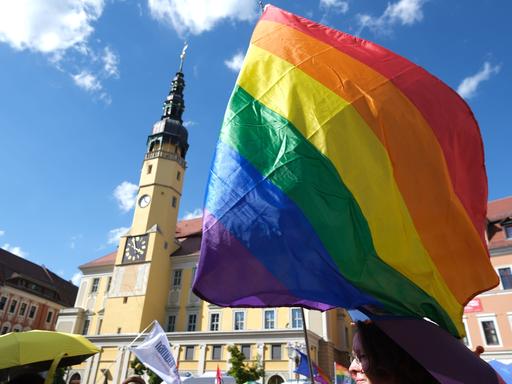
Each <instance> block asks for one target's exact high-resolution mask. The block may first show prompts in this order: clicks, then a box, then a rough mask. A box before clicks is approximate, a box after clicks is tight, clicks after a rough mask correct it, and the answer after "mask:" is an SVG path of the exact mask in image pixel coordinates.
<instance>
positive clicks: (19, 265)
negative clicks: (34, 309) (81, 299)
mask: <svg viewBox="0 0 512 384" xmlns="http://www.w3.org/2000/svg"><path fill="white" fill-rule="evenodd" d="M27 281H28V282H30V283H33V285H30V284H25V283H24V282H27ZM1 285H8V286H12V287H14V288H17V289H20V290H23V291H26V292H28V293H31V294H34V295H37V296H40V297H42V298H45V299H47V300H51V301H54V302H56V303H59V304H62V305H64V306H66V307H72V306H73V305H74V303H75V299H76V295H77V292H78V287H76V286H75V285H73V283H71V282H70V281H67V280H64V279H63V278H61V277H60V276H58V275H57V274H55V273H53V272H52V271H50V270H49V269H48V268H46V267H45V266H44V265H37V264H35V263H33V262H31V261H29V260H27V259H24V258H22V257H19V256H16V255H14V254H12V253H11V252H8V251H6V250H5V249H1V248H0V286H1Z"/></svg>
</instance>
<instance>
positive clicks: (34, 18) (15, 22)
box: [0, 0, 104, 53]
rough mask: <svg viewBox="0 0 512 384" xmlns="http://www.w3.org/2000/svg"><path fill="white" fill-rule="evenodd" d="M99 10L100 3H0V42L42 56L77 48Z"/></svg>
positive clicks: (100, 0) (22, 0)
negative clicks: (38, 53)
mask: <svg viewBox="0 0 512 384" xmlns="http://www.w3.org/2000/svg"><path fill="white" fill-rule="evenodd" d="M103 7H104V1H103V0H45V1H31V0H16V1H0V41H1V42H4V43H7V44H9V45H10V46H11V47H13V48H14V49H16V50H24V49H28V50H31V51H36V52H42V53H52V52H58V51H64V50H67V49H69V48H71V47H78V46H80V45H81V44H85V43H86V41H87V39H88V37H89V36H90V35H91V33H92V32H93V31H94V28H93V26H92V23H93V22H94V21H96V20H97V19H98V18H99V17H100V16H101V14H102V12H103Z"/></svg>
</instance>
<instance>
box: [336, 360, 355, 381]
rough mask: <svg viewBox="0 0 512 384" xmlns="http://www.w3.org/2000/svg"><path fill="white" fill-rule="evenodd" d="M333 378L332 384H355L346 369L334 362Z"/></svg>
mask: <svg viewBox="0 0 512 384" xmlns="http://www.w3.org/2000/svg"><path fill="white" fill-rule="evenodd" d="M334 377H335V381H334V384H355V381H354V380H353V379H352V376H351V375H350V372H349V371H348V368H346V367H344V366H343V365H341V364H339V363H337V362H334Z"/></svg>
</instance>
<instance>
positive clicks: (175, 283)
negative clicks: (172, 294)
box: [172, 269, 183, 290]
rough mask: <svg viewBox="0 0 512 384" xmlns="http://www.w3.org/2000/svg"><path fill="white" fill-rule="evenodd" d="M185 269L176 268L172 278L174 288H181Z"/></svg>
mask: <svg viewBox="0 0 512 384" xmlns="http://www.w3.org/2000/svg"><path fill="white" fill-rule="evenodd" d="M182 272H183V270H181V269H175V270H174V276H173V279H172V289H174V290H176V289H180V288H181V276H182Z"/></svg>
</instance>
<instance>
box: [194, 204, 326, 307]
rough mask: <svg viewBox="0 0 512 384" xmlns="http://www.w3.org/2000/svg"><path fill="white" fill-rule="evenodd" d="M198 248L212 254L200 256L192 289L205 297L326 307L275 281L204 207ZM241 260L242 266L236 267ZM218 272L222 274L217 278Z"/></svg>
mask: <svg viewBox="0 0 512 384" xmlns="http://www.w3.org/2000/svg"><path fill="white" fill-rule="evenodd" d="M203 228H208V235H207V236H203V240H202V244H201V249H202V250H208V252H212V253H214V254H210V255H207V257H204V255H203V257H202V258H201V260H200V263H199V267H198V271H197V276H201V279H198V280H196V283H195V285H194V293H195V294H196V295H198V296H199V297H201V298H202V299H205V300H206V301H209V302H212V303H215V304H217V305H221V306H229V307H262V306H269V307H273V306H276V307H277V306H286V307H290V306H303V307H306V308H311V309H319V310H327V309H330V308H332V306H331V305H327V304H322V303H318V302H313V301H308V300H302V299H300V298H298V297H296V296H294V295H293V294H291V293H290V291H289V290H288V289H287V288H286V287H285V286H284V285H283V284H281V283H280V282H279V280H277V279H276V278H275V277H274V276H273V275H272V274H271V273H270V272H269V271H268V270H267V269H266V268H265V267H264V266H263V264H261V262H260V261H259V260H258V259H257V258H256V257H254V256H253V255H252V254H251V253H250V252H249V251H248V250H247V249H246V248H245V247H244V246H243V245H242V244H241V243H240V242H239V241H238V240H237V239H236V238H235V237H234V236H233V235H231V233H229V231H227V230H226V228H224V226H223V225H222V223H221V222H220V221H218V220H217V219H215V218H214V217H213V216H212V215H211V214H210V213H209V212H207V211H205V213H204V221H203ZM240 260H243V263H244V268H240V265H239V263H240ZM219 276H223V278H222V280H219V278H218V277H219Z"/></svg>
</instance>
